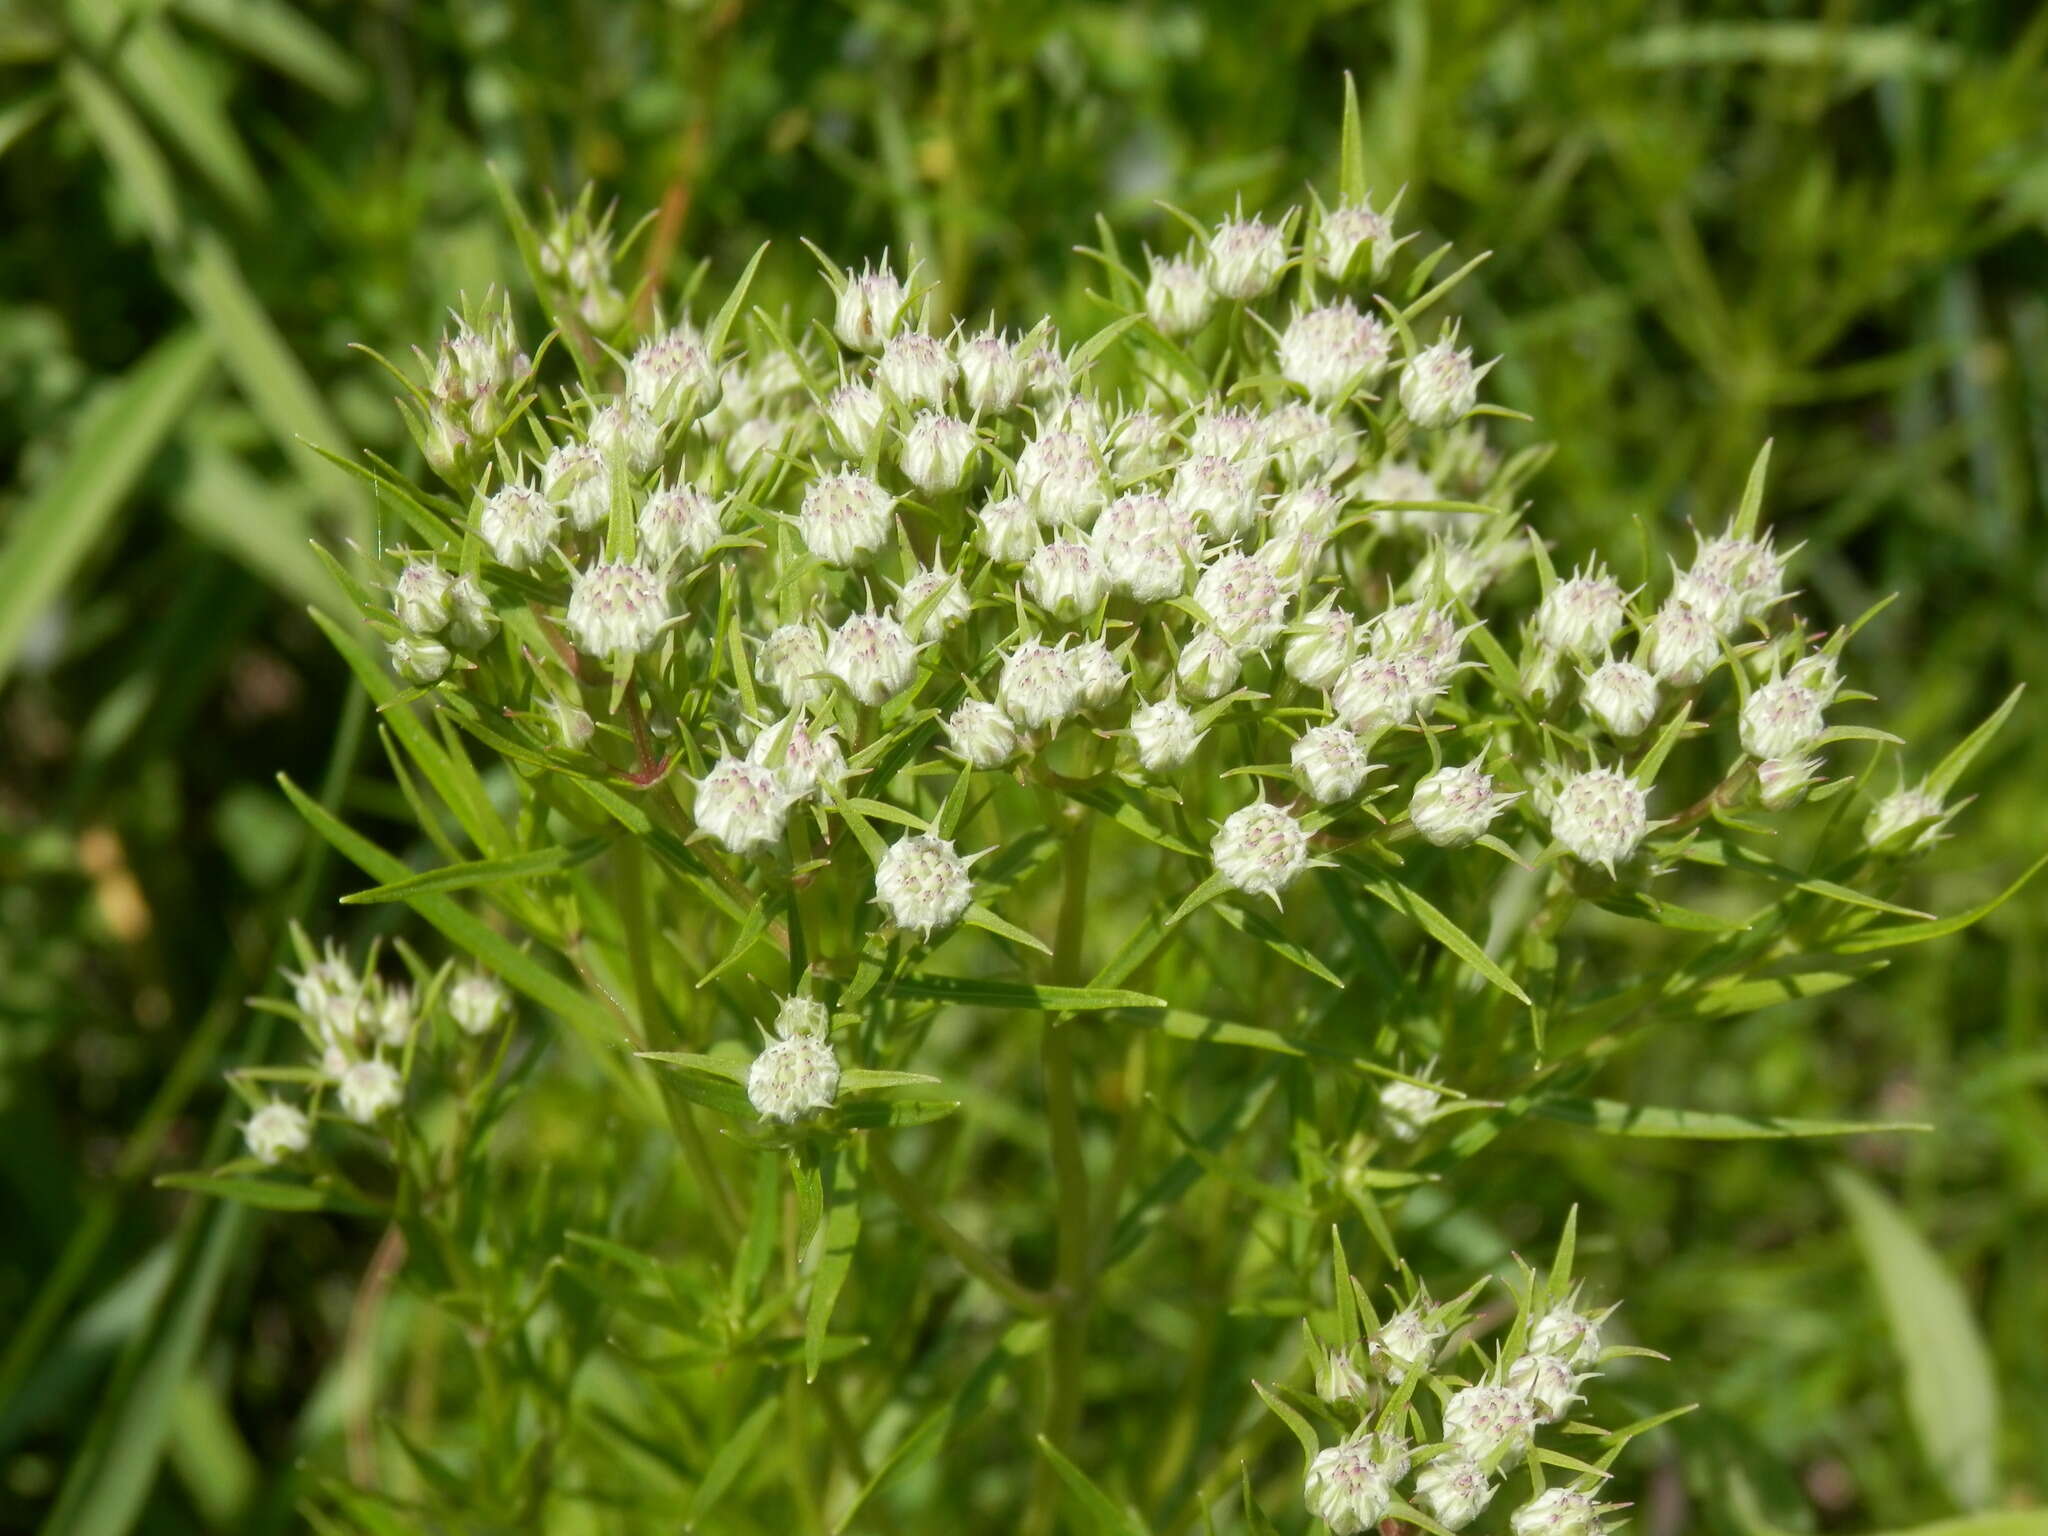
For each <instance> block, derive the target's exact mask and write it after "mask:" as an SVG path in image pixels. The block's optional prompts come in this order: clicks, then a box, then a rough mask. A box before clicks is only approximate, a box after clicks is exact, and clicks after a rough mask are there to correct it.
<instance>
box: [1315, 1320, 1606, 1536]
mask: <svg viewBox="0 0 2048 1536" xmlns="http://www.w3.org/2000/svg"><path fill="white" fill-rule="evenodd" d="M1474 1294H1476V1292H1475V1293H1468V1294H1467V1295H1466V1296H1464V1297H1461V1298H1459V1299H1458V1300H1457V1301H1455V1302H1451V1303H1448V1304H1445V1305H1441V1306H1439V1305H1437V1304H1435V1303H1433V1302H1432V1301H1431V1300H1430V1299H1429V1297H1428V1296H1427V1295H1426V1294H1421V1295H1418V1296H1416V1297H1415V1298H1414V1299H1413V1300H1412V1301H1411V1302H1410V1303H1409V1304H1408V1305H1407V1306H1405V1307H1403V1308H1402V1309H1401V1310H1400V1311H1398V1312H1396V1313H1395V1314H1394V1315H1392V1316H1391V1317H1389V1318H1387V1319H1386V1320H1385V1322H1384V1323H1381V1324H1379V1325H1377V1326H1376V1327H1372V1328H1371V1329H1370V1332H1369V1339H1368V1342H1367V1355H1366V1364H1365V1367H1364V1368H1363V1369H1361V1368H1360V1367H1359V1365H1358V1364H1357V1363H1356V1360H1355V1358H1354V1351H1353V1348H1352V1347H1351V1346H1350V1345H1348V1344H1340V1345H1337V1346H1325V1345H1323V1344H1322V1342H1321V1341H1320V1340H1319V1339H1316V1338H1315V1335H1314V1334H1313V1333H1311V1335H1310V1337H1311V1340H1312V1343H1313V1348H1314V1350H1315V1360H1314V1367H1315V1385H1316V1394H1317V1396H1319V1397H1320V1398H1322V1399H1323V1400H1324V1402H1326V1403H1328V1404H1329V1405H1330V1407H1331V1410H1332V1411H1333V1412H1336V1413H1339V1414H1344V1413H1355V1414H1356V1415H1357V1423H1356V1427H1355V1428H1354V1429H1353V1430H1351V1432H1350V1433H1348V1434H1347V1435H1346V1436H1345V1437H1344V1438H1343V1439H1341V1440H1339V1441H1338V1442H1337V1443H1336V1444H1335V1445H1331V1446H1326V1447H1324V1448H1322V1449H1321V1450H1319V1451H1318V1452H1316V1454H1315V1455H1314V1456H1313V1457H1312V1458H1311V1459H1310V1461H1309V1465H1308V1471H1307V1475H1306V1478H1305V1480H1304V1483H1303V1500H1304V1502H1305V1503H1306V1505H1307V1507H1308V1512H1309V1513H1310V1514H1311V1515H1313V1516H1315V1517H1317V1518H1318V1519H1320V1520H1322V1521H1324V1522H1325V1523H1326V1524H1327V1525H1328V1526H1329V1528H1330V1530H1331V1531H1332V1532H1333V1533H1335V1536H1354V1533H1365V1532H1373V1531H1377V1530H1378V1529H1379V1527H1380V1522H1381V1521H1382V1520H1384V1519H1386V1518H1388V1517H1389V1515H1392V1514H1394V1513H1395V1512H1396V1506H1397V1505H1401V1504H1406V1505H1408V1506H1410V1507H1412V1508H1414V1509H1419V1510H1420V1511H1421V1512H1422V1513H1423V1514H1424V1515H1426V1516H1427V1517H1428V1518H1429V1519H1430V1520H1433V1521H1435V1522H1436V1524H1437V1525H1440V1526H1442V1527H1444V1528H1445V1529H1448V1530H1452V1531H1460V1530H1463V1529H1464V1528H1465V1527H1466V1526H1468V1525H1470V1524H1471V1523H1472V1522H1473V1521H1475V1520H1476V1519H1478V1518H1479V1516H1480V1515H1481V1514H1482V1513H1483V1512H1484V1511H1485V1510H1486V1509H1487V1508H1488V1507H1489V1506H1491V1505H1492V1504H1493V1503H1494V1501H1495V1499H1496V1498H1498V1497H1500V1496H1501V1494H1502V1492H1503V1490H1504V1489H1505V1487H1506V1486H1507V1479H1508V1478H1509V1475H1510V1474H1511V1473H1513V1472H1514V1471H1515V1470H1516V1469H1517V1468H1518V1467H1520V1466H1521V1465H1522V1463H1523V1462H1524V1461H1525V1460H1526V1459H1527V1458H1528V1457H1529V1455H1530V1453H1531V1452H1532V1451H1533V1450H1534V1449H1535V1448H1536V1443H1537V1438H1538V1436H1539V1435H1541V1434H1542V1433H1543V1432H1544V1431H1545V1430H1546V1429H1547V1428H1549V1427H1550V1426H1553V1425H1557V1424H1560V1423H1562V1422H1563V1421H1564V1420H1565V1419H1566V1418H1567V1417H1568V1416H1569V1415H1570V1414H1571V1412H1572V1410H1573V1408H1574V1406H1575V1405H1576V1404H1577V1403H1578V1402H1579V1401H1580V1398H1581V1393H1580V1390H1579V1389H1580V1387H1581V1386H1582V1385H1584V1383H1585V1382H1586V1381H1587V1380H1588V1379H1589V1378H1590V1377H1591V1376H1592V1375H1594V1374H1596V1372H1594V1371H1593V1370H1592V1367H1594V1366H1596V1365H1598V1364H1599V1363H1600V1362H1601V1361H1602V1360H1604V1359H1606V1358H1609V1353H1610V1352H1608V1351H1606V1350H1604V1349H1603V1347H1602V1343H1601V1338H1600V1333H1601V1327H1602V1325H1603V1324H1604V1323H1605V1321H1606V1319H1607V1317H1608V1316H1609V1314H1610V1313H1611V1312H1612V1311H1613V1308H1611V1307H1610V1308H1606V1309H1604V1310H1601V1311H1597V1312H1589V1311H1583V1310H1581V1309H1580V1307H1579V1302H1578V1293H1577V1291H1576V1290H1574V1291H1573V1292H1571V1293H1570V1294H1569V1295H1568V1296H1565V1297H1562V1298H1560V1299H1556V1300H1546V1299H1545V1298H1544V1297H1543V1296H1542V1295H1541V1294H1539V1293H1538V1292H1536V1291H1535V1289H1534V1287H1533V1280H1532V1282H1531V1289H1530V1290H1529V1292H1528V1293H1527V1294H1526V1295H1525V1296H1524V1297H1522V1298H1521V1305H1520V1307H1519V1309H1518V1310H1519V1311H1520V1313H1521V1316H1522V1318H1523V1322H1524V1331H1523V1334H1522V1339H1521V1346H1520V1348H1519V1349H1518V1350H1517V1351H1516V1352H1514V1353H1513V1354H1512V1355H1505V1354H1504V1355H1502V1356H1500V1357H1498V1358H1496V1359H1494V1360H1493V1361H1492V1362H1491V1363H1490V1364H1489V1366H1488V1368H1487V1369H1486V1371H1485V1373H1484V1374H1483V1375H1482V1376H1481V1377H1480V1378H1479V1379H1478V1380H1468V1379H1465V1378H1463V1377H1459V1376H1456V1375H1452V1374H1450V1373H1449V1369H1448V1367H1447V1366H1444V1365H1443V1364H1441V1363H1440V1361H1439V1355H1440V1354H1442V1353H1443V1350H1444V1345H1445V1342H1446V1340H1447V1339H1448V1338H1449V1337H1450V1335H1451V1334H1452V1333H1453V1332H1454V1331H1456V1330H1457V1329H1458V1328H1460V1327H1461V1326H1462V1325H1463V1324H1464V1322H1465V1320H1466V1316H1467V1309H1468V1307H1469V1304H1470V1303H1471V1301H1472V1299H1473V1296H1474ZM1415 1375H1420V1376H1422V1377H1424V1378H1426V1379H1427V1381H1428V1385H1429V1386H1430V1387H1431V1388H1432V1389H1433V1390H1432V1391H1415V1390H1414V1388H1413V1386H1412V1385H1411V1386H1409V1388H1408V1389H1407V1390H1402V1388H1403V1384H1404V1383H1405V1382H1407V1381H1408V1379H1409V1378H1410V1377H1411V1376H1415ZM1432 1398H1434V1399H1435V1400H1437V1401H1438V1402H1440V1404H1441V1414H1440V1416H1439V1424H1440V1429H1439V1432H1438V1434H1437V1436H1436V1437H1435V1438H1434V1439H1433V1440H1425V1441H1424V1443H1421V1444H1415V1445H1411V1444H1410V1442H1409V1441H1408V1439H1407V1438H1406V1435H1405V1433H1404V1429H1405V1428H1406V1427H1412V1426H1413V1425H1415V1424H1418V1423H1421V1422H1424V1421H1422V1420H1421V1419H1420V1418H1419V1416H1417V1415H1416V1413H1415V1410H1414V1407H1413V1406H1412V1405H1414V1404H1420V1403H1424V1402H1428V1401H1430V1400H1431V1399H1432ZM1403 1405H1410V1406H1407V1407H1405V1408H1404V1407H1403ZM1593 1481H1594V1479H1593V1478H1592V1477H1591V1476H1590V1475H1588V1476H1582V1477H1581V1478H1580V1479H1579V1483H1578V1484H1576V1485H1574V1486H1571V1487H1552V1488H1544V1489H1542V1490H1541V1491H1540V1492H1535V1493H1533V1495H1532V1496H1531V1497H1530V1498H1529V1499H1528V1500H1527V1502H1525V1503H1524V1504H1522V1505H1521V1507H1520V1508H1518V1509H1516V1510H1515V1511H1514V1513H1513V1514H1512V1515H1511V1516H1510V1517H1509V1519H1508V1528H1509V1529H1510V1530H1511V1531H1513V1532H1514V1533H1515V1536H1534V1533H1538V1532H1541V1533H1559V1532H1569V1533H1573V1536H1599V1533H1600V1532H1602V1531H1604V1530H1605V1529H1606V1526H1605V1524H1604V1519H1603V1517H1604V1516H1605V1515H1606V1514H1607V1513H1608V1511H1609V1510H1610V1509H1611V1508H1612V1506H1606V1505H1602V1504H1600V1503H1598V1502H1597V1500H1596V1499H1595V1497H1594V1494H1593V1492H1592V1491H1591V1490H1590V1489H1589V1488H1587V1487H1586V1486H1584V1485H1586V1484H1588V1483H1591V1482H1593ZM1404 1484H1406V1485H1407V1487H1406V1490H1405V1491H1404V1489H1403V1485H1404Z"/></svg>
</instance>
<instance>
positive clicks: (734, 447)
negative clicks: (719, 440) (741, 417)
mask: <svg viewBox="0 0 2048 1536" xmlns="http://www.w3.org/2000/svg"><path fill="white" fill-rule="evenodd" d="M792 426H793V423H792V422H790V421H789V420H788V419H787V418H785V417H781V416H750V417H748V418H747V419H746V420H745V421H743V422H741V423H740V424H739V425H738V426H736V427H734V428H733V429H732V435H731V436H730V437H728V438H727V439H726V440H725V462H726V463H728V464H730V465H731V466H732V471H733V473H734V474H736V475H744V474H746V473H747V471H748V470H750V469H752V468H753V467H754V464H755V462H756V461H757V460H759V459H761V458H762V457H764V456H765V455H768V454H772V453H774V452H776V451H777V450H778V449H780V448H781V447H782V445H783V444H784V443H785V442H787V441H788V440H789V436H790V431H791V428H792Z"/></svg>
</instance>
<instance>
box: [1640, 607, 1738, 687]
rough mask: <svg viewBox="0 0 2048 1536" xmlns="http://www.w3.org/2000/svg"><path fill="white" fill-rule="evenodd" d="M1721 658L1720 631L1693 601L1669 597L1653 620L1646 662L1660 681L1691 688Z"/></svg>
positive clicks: (1644, 658)
mask: <svg viewBox="0 0 2048 1536" xmlns="http://www.w3.org/2000/svg"><path fill="white" fill-rule="evenodd" d="M1720 659H1721V638H1720V631H1719V630H1718V629H1717V628H1716V627H1715V625H1714V623H1713V620H1712V619H1711V618H1710V617H1709V616H1708V615H1706V614H1703V613H1701V612H1700V611H1699V609H1697V608H1695V607H1693V606H1692V604H1690V603H1688V602H1685V601H1683V600H1681V599H1679V598H1676V597H1673V598H1667V599H1666V600H1665V603H1664V606H1663V607H1661V608H1659V609H1658V610H1657V616H1656V617H1655V618H1654V619H1652V620H1650V633H1649V635H1648V637H1647V638H1646V641H1645V644H1644V646H1643V661H1644V663H1645V664H1646V665H1647V666H1648V668H1649V670H1650V671H1651V672H1653V673H1654V674H1656V676H1657V677H1658V679H1659V680H1661V681H1663V682H1667V683H1669V684H1671V686H1672V687H1674V688H1690V687H1692V686H1693V685H1694V684H1696V683H1698V682H1699V681H1700V680H1701V679H1702V678H1704V677H1705V676H1706V675H1707V674H1708V673H1709V672H1711V671H1712V670H1713V669H1714V666H1715V664H1716V663H1717V662H1719V661H1720Z"/></svg>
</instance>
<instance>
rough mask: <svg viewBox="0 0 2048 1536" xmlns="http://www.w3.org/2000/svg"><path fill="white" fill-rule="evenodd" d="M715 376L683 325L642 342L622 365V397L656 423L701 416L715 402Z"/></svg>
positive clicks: (705, 355) (696, 340) (707, 358)
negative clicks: (623, 387)
mask: <svg viewBox="0 0 2048 1536" xmlns="http://www.w3.org/2000/svg"><path fill="white" fill-rule="evenodd" d="M718 395H719V388H718V374H717V371H716V370H715V369H713V368H712V366H711V356H710V354H709V353H707V352H706V351H705V350H704V343H703V341H702V339H701V338H699V337H698V335H697V334H696V332H695V331H693V330H692V329H691V328H690V327H689V326H687V325H679V326H677V327H676V328H675V329H674V330H672V331H670V332H668V333H667V334H666V335H662V336H650V337H649V338H648V339H647V340H646V341H643V342H642V343H641V344H640V346H639V348H638V350H636V351H635V352H634V353H633V356H632V359H631V360H630V361H629V362H628V363H627V364H626V398H627V399H628V400H630V401H632V403H633V404H634V406H636V407H637V408H638V409H639V410H641V411H643V412H645V413H646V414H647V415H649V416H651V417H653V418H654V419H655V420H656V421H657V422H677V421H681V420H683V419H684V416H685V413H686V412H687V413H688V415H690V416H692V417H695V416H699V415H702V414H703V413H704V412H705V411H707V410H709V409H710V408H711V407H712V406H714V405H716V404H717V403H718Z"/></svg>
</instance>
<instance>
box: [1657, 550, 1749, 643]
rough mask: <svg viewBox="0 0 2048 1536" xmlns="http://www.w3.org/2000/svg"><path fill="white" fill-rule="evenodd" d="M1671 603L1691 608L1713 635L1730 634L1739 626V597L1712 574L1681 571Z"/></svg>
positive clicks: (1672, 588)
mask: <svg viewBox="0 0 2048 1536" xmlns="http://www.w3.org/2000/svg"><path fill="white" fill-rule="evenodd" d="M1670 601H1671V602H1674V603H1683V604H1684V605H1685V606H1686V607H1688V608H1690V609H1691V610H1692V611H1693V612H1694V613H1696V614H1698V615H1699V616H1700V617H1701V618H1702V619H1704V620H1706V622H1707V623H1708V624H1709V625H1711V626H1712V627H1713V631H1714V633H1715V634H1716V635H1732V634H1734V633H1735V631H1736V630H1737V629H1739V628H1740V627H1741V626H1742V595H1741V594H1740V593H1739V592H1737V591H1736V590H1735V589H1734V588H1733V587H1731V586H1729V585H1728V583H1727V582H1725V581H1723V580H1722V579H1721V578H1720V577H1719V576H1718V575H1716V574H1715V573H1714V572H1712V571H1697V570H1695V571H1680V572H1679V573H1678V576H1677V578H1676V579H1675V580H1674V581H1673V582H1672V583H1671V598H1670ZM1719 654H1720V651H1719V649H1718V648H1716V651H1715V655H1716V656H1718V655H1719Z"/></svg>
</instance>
